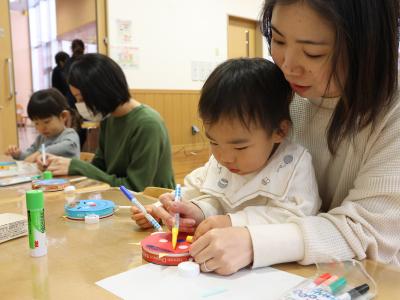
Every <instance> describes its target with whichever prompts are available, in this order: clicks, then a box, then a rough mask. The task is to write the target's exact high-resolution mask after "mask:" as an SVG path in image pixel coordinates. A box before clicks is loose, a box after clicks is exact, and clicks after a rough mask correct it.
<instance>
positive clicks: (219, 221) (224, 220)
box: [193, 215, 232, 241]
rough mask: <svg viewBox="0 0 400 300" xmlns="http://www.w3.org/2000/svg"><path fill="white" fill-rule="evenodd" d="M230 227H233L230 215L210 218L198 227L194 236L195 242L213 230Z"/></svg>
mask: <svg viewBox="0 0 400 300" xmlns="http://www.w3.org/2000/svg"><path fill="white" fill-rule="evenodd" d="M230 226H232V222H231V218H230V217H229V216H228V215H218V216H212V217H208V218H207V219H205V220H204V221H203V222H201V223H200V225H199V226H198V227H197V229H196V231H195V233H194V236H193V241H195V240H197V239H198V238H200V237H201V236H202V235H204V234H205V233H206V232H208V231H210V230H211V229H214V228H224V227H230Z"/></svg>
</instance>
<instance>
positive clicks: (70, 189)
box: [64, 185, 76, 193]
mask: <svg viewBox="0 0 400 300" xmlns="http://www.w3.org/2000/svg"><path fill="white" fill-rule="evenodd" d="M75 190H76V188H75V187H74V186H73V185H69V186H67V187H65V189H64V192H66V193H68V192H71V191H75Z"/></svg>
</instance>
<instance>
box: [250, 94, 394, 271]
mask: <svg viewBox="0 0 400 300" xmlns="http://www.w3.org/2000/svg"><path fill="white" fill-rule="evenodd" d="M336 103H337V99H324V100H317V101H312V100H307V99H303V98H300V97H296V98H295V99H294V100H293V102H292V105H291V115H292V120H293V132H292V139H293V141H294V142H297V143H299V144H301V145H303V146H304V147H305V148H307V149H308V150H309V151H310V153H311V155H312V157H313V165H314V168H315V173H316V177H317V181H318V188H319V193H320V196H321V199H322V203H323V204H322V211H323V212H322V213H320V214H319V215H317V216H310V217H304V218H294V217H293V218H291V219H290V223H289V224H273V225H262V226H248V229H249V231H250V234H251V236H252V241H253V249H254V264H253V267H259V266H266V265H271V264H275V263H280V262H288V261H296V260H297V261H299V262H300V263H303V264H310V263H316V262H323V261H329V260H331V259H338V260H343V259H349V258H353V257H354V258H357V259H363V258H366V257H367V258H369V259H373V260H377V261H380V262H383V263H391V264H395V265H399V264H400V101H399V100H396V101H395V103H394V104H393V105H392V107H391V109H390V110H389V111H388V112H386V113H385V115H384V116H382V117H381V118H380V120H379V121H378V122H377V123H376V126H375V128H374V130H372V129H371V126H369V127H367V128H365V129H364V130H362V131H361V132H360V133H358V134H357V135H356V137H355V139H354V142H352V141H349V140H346V141H344V142H342V143H341V145H340V147H339V149H338V151H337V154H336V155H335V156H332V155H331V154H330V152H329V150H328V147H327V141H326V131H327V127H328V125H329V121H330V118H331V115H332V113H333V110H334V107H335V105H336Z"/></svg>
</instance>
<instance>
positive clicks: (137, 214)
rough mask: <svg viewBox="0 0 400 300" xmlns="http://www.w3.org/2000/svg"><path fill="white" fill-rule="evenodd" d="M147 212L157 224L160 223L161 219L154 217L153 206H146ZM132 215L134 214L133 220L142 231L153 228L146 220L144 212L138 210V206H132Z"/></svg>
mask: <svg viewBox="0 0 400 300" xmlns="http://www.w3.org/2000/svg"><path fill="white" fill-rule="evenodd" d="M144 207H145V208H146V211H147V212H148V213H149V214H151V215H152V216H153V217H154V218H155V219H156V221H157V222H160V219H159V218H158V217H157V216H155V215H154V213H153V206H152V205H145V206H144ZM131 213H132V216H131V218H132V220H133V221H135V223H136V224H137V225H138V226H139V227H140V228H142V229H149V228H153V226H152V225H151V223H150V222H149V221H148V220H147V219H146V217H145V216H144V214H143V213H142V211H141V210H140V209H139V208H137V207H136V206H132V208H131Z"/></svg>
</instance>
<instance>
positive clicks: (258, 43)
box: [226, 14, 264, 57]
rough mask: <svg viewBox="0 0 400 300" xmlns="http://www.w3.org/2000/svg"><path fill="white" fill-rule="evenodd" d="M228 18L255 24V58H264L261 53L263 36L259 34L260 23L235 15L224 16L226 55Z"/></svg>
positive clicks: (262, 52) (227, 47)
mask: <svg viewBox="0 0 400 300" xmlns="http://www.w3.org/2000/svg"><path fill="white" fill-rule="evenodd" d="M230 18H235V19H240V20H243V21H248V22H254V23H256V35H255V55H256V57H264V51H263V35H262V33H261V29H260V26H259V23H260V21H259V20H254V19H248V18H243V17H240V16H236V15H229V14H227V15H226V37H227V39H226V50H227V51H226V53H227V54H228V51H229V20H230Z"/></svg>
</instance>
